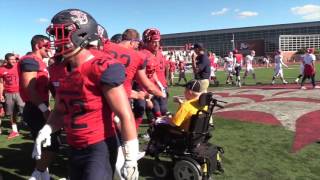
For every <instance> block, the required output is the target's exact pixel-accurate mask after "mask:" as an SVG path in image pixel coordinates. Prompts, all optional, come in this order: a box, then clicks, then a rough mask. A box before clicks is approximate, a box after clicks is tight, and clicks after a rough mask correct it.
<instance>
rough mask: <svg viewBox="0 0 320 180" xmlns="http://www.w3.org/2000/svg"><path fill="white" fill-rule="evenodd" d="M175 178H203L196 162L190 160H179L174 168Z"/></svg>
mask: <svg viewBox="0 0 320 180" xmlns="http://www.w3.org/2000/svg"><path fill="white" fill-rule="evenodd" d="M173 175H174V179H175V180H189V179H190V180H201V179H202V176H201V174H200V171H199V168H198V167H197V165H196V164H194V162H191V161H188V160H180V161H178V162H177V163H176V164H175V165H174V168H173Z"/></svg>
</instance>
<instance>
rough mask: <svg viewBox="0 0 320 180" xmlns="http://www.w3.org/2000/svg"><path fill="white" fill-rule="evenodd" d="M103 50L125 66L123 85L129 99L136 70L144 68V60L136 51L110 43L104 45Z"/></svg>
mask: <svg viewBox="0 0 320 180" xmlns="http://www.w3.org/2000/svg"><path fill="white" fill-rule="evenodd" d="M103 50H104V52H106V53H108V54H110V55H111V56H112V57H113V58H115V59H117V60H118V61H120V62H121V63H122V64H123V65H124V66H125V68H126V80H125V81H124V83H123V85H124V88H125V89H126V92H127V95H128V97H130V94H131V90H132V83H133V79H134V77H135V75H136V73H137V71H138V70H141V69H144V68H145V59H143V57H142V56H141V55H140V54H139V53H138V52H137V51H135V50H133V49H129V48H125V47H122V46H120V45H118V44H115V43H112V42H110V41H108V42H106V43H105V44H104V47H103Z"/></svg>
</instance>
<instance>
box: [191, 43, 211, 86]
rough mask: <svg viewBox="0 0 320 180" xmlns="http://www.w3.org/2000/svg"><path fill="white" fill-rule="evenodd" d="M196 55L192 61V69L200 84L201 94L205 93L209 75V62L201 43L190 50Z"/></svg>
mask: <svg viewBox="0 0 320 180" xmlns="http://www.w3.org/2000/svg"><path fill="white" fill-rule="evenodd" d="M192 49H193V50H194V52H195V54H196V55H197V56H196V58H194V59H193V62H192V67H193V71H194V75H195V79H196V80H199V81H200V83H201V87H202V88H203V89H201V92H206V91H207V89H208V87H209V78H210V73H211V68H210V61H209V58H208V56H207V54H205V49H204V46H203V44H202V43H196V44H194V45H193V48H192Z"/></svg>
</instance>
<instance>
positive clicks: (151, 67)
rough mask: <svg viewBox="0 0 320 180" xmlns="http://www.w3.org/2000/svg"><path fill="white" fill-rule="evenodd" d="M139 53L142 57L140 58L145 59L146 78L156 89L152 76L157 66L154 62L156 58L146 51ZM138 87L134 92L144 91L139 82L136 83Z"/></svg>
mask: <svg viewBox="0 0 320 180" xmlns="http://www.w3.org/2000/svg"><path fill="white" fill-rule="evenodd" d="M139 53H140V55H141V56H142V58H143V59H145V63H146V75H147V77H148V78H149V79H150V81H151V82H153V83H154V84H155V85H156V87H158V85H157V83H156V82H155V80H154V79H153V74H154V73H156V70H157V68H158V66H159V64H158V62H157V60H156V57H155V56H154V55H153V54H152V53H151V52H150V51H148V50H146V49H142V50H140V51H139ZM138 86H139V87H138V88H137V89H136V90H142V91H146V90H145V89H144V88H143V85H142V84H141V82H138Z"/></svg>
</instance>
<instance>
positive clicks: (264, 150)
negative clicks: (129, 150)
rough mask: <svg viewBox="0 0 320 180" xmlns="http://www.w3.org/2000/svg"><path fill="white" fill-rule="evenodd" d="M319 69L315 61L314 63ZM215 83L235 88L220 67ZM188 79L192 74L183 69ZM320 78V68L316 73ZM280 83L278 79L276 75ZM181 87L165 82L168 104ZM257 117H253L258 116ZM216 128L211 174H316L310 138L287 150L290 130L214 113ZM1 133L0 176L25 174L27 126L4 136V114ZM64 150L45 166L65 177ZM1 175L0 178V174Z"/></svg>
mask: <svg viewBox="0 0 320 180" xmlns="http://www.w3.org/2000/svg"><path fill="white" fill-rule="evenodd" d="M298 67H299V66H298V65H291V66H290V68H289V69H285V71H284V73H285V78H286V79H287V81H288V82H293V81H294V79H295V78H296V76H297V75H298V73H299V69H298ZM317 69H318V72H319V71H320V65H319V64H318V66H317ZM256 74H257V82H261V83H262V84H270V82H271V78H272V74H273V68H269V69H265V68H261V69H257V68H256ZM217 76H218V79H219V81H220V84H221V86H220V87H211V89H210V90H212V91H220V90H223V89H224V88H235V87H232V86H229V85H225V84H224V82H225V75H224V72H222V71H221V72H218V74H217ZM188 78H189V79H191V75H188ZM316 79H317V80H320V73H318V74H317V77H316ZM277 82H278V83H280V81H277ZM246 84H247V85H253V84H254V83H253V81H252V77H249V78H248V79H247V83H246ZM182 92H183V87H180V86H173V87H171V88H170V100H169V109H170V111H171V112H174V111H175V110H176V108H177V107H176V105H175V104H173V103H172V96H174V95H181V94H182ZM257 118H258V117H257ZM215 122H216V130H215V131H214V133H213V134H214V137H213V138H212V139H211V142H212V143H215V144H218V145H220V146H223V147H224V149H225V152H226V153H225V156H224V162H223V163H224V168H225V173H224V174H222V175H217V176H215V177H216V179H235V180H238V179H243V180H251V179H257V180H260V179H262V180H264V179H265V180H269V179H270V180H271V179H275V180H278V179H279V180H282V179H283V180H286V179H288V180H289V179H290V180H291V179H292V180H296V179H297V180H300V179H306V180H307V179H308V180H309V179H315V180H316V179H320V153H319V152H320V144H316V143H315V144H312V145H309V146H307V147H305V148H303V149H302V150H301V151H299V152H297V153H295V154H293V153H290V149H291V145H292V142H293V141H292V140H293V137H294V133H293V132H291V131H288V130H285V129H284V128H283V127H279V126H268V125H260V124H253V123H245V122H239V121H233V120H227V119H222V118H219V117H216V118H215ZM1 126H2V127H1V128H2V131H3V132H2V135H0V174H2V176H3V179H4V180H19V179H26V178H27V176H29V175H30V174H31V172H32V171H33V160H32V159H31V151H32V144H31V141H30V137H29V135H28V131H27V127H25V126H24V125H23V124H22V123H20V124H19V128H20V129H21V131H20V133H21V135H20V137H17V138H15V139H12V140H10V141H8V140H7V139H6V138H7V135H8V131H9V130H10V124H9V122H8V120H7V119H3V120H2V125H1ZM146 127H147V125H143V126H142V128H141V130H140V134H142V133H144V132H145V131H146ZM66 154H67V150H66V148H63V150H62V152H61V154H60V155H59V156H58V157H57V159H56V160H55V162H54V163H53V165H52V166H51V167H50V172H51V173H52V174H53V178H54V179H59V178H62V177H65V176H66V174H67V158H66V157H67V155H66ZM152 163H153V161H152V160H151V159H150V158H148V157H146V158H144V159H142V160H141V161H140V163H139V167H140V179H146V180H147V179H154V178H153V177H154V176H153V174H152V169H151V168H152V166H151V165H152ZM0 180H1V178H0Z"/></svg>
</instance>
